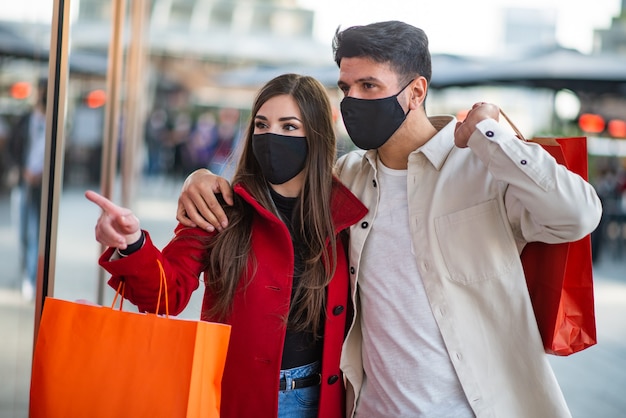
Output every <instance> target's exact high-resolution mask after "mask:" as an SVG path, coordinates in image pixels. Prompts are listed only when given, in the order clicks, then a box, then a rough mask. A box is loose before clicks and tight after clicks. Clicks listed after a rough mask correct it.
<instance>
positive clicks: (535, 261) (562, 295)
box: [502, 113, 597, 356]
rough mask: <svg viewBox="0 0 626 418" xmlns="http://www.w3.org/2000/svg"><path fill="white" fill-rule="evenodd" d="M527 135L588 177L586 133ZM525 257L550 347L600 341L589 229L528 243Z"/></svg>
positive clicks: (561, 350)
mask: <svg viewBox="0 0 626 418" xmlns="http://www.w3.org/2000/svg"><path fill="white" fill-rule="evenodd" d="M502 115H503V116H504V118H505V119H506V120H507V121H508V122H509V123H510V124H511V126H512V127H513V130H515V132H516V133H517V135H518V136H519V137H520V138H521V139H524V137H523V136H522V134H521V133H520V132H519V130H518V129H517V128H516V127H515V125H514V124H513V123H512V122H511V121H510V120H509V119H508V118H507V116H506V115H505V114H504V113H502ZM529 141H531V142H535V143H538V144H540V145H541V146H542V147H543V148H544V149H545V150H546V151H547V152H548V153H550V155H552V156H553V157H554V158H555V159H556V161H557V162H558V163H559V164H561V165H564V166H565V167H567V168H568V169H569V170H570V171H572V172H574V173H576V174H578V175H580V176H581V177H582V178H584V179H585V180H587V178H588V170H587V167H588V157H587V139H586V138H585V137H573V138H534V139H531V140H529ZM521 260H522V265H523V267H524V274H525V275H526V284H527V286H528V292H529V294H530V299H531V302H532V305H533V310H534V312H535V317H536V319H537V326H538V327H539V332H540V333H541V338H542V340H543V345H544V349H545V351H546V353H548V354H554V355H559V356H567V355H570V354H573V353H576V352H578V351H581V350H584V349H585V348H588V347H590V346H592V345H594V344H596V342H597V338H596V319H595V308H594V297H593V269H592V259H591V235H587V236H586V237H584V238H582V239H581V240H578V241H574V242H567V243H561V244H546V243H543V242H531V243H528V244H526V246H525V247H524V250H523V251H522V254H521Z"/></svg>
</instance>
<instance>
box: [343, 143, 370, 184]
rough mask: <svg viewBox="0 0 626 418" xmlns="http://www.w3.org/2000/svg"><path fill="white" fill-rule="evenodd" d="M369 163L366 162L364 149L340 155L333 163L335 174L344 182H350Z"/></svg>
mask: <svg viewBox="0 0 626 418" xmlns="http://www.w3.org/2000/svg"><path fill="white" fill-rule="evenodd" d="M369 166H370V165H369V164H368V163H367V158H366V151H364V150H354V151H350V152H348V153H346V154H344V155H343V156H341V157H340V158H339V159H338V160H337V163H336V165H335V169H336V172H337V176H338V177H339V179H340V180H341V181H342V182H343V183H344V184H346V182H352V181H353V180H354V179H355V178H356V177H358V176H359V175H360V174H362V173H363V171H364V170H367V168H368V167H369Z"/></svg>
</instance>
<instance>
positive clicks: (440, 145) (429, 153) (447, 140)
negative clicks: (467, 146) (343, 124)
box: [362, 115, 456, 170]
mask: <svg viewBox="0 0 626 418" xmlns="http://www.w3.org/2000/svg"><path fill="white" fill-rule="evenodd" d="M428 119H429V120H430V122H431V123H432V124H433V126H434V127H435V129H437V133H436V134H435V135H434V136H433V137H432V138H430V139H429V140H428V141H427V142H426V143H425V144H424V145H422V146H421V147H419V148H417V149H416V150H415V151H413V152H412V153H411V154H410V155H409V161H410V160H411V159H412V158H415V157H413V156H416V155H417V154H419V153H422V154H424V156H425V157H426V158H427V159H428V161H430V163H431V164H432V165H433V166H434V167H435V168H436V169H437V170H440V169H441V166H443V163H444V162H445V161H446V158H448V154H450V151H452V149H453V148H454V146H455V145H454V128H455V126H456V118H455V117H453V116H446V115H442V116H431V117H430V118H428ZM377 156H378V151H377V150H375V149H373V150H369V151H366V152H365V158H364V159H363V160H362V161H363V164H367V162H369V164H370V165H371V166H372V167H373V168H374V170H376V159H377Z"/></svg>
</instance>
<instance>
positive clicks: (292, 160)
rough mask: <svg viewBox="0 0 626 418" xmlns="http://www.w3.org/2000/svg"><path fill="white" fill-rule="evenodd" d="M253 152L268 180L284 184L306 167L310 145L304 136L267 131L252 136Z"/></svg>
mask: <svg viewBox="0 0 626 418" xmlns="http://www.w3.org/2000/svg"><path fill="white" fill-rule="evenodd" d="M252 152H253V153H254V156H255V157H256V160H257V161H258V162H259V165H260V166H261V171H262V172H263V175H264V176H265V178H266V179H267V181H269V182H270V183H272V184H283V183H286V182H288V181H289V180H291V179H292V178H294V177H295V176H296V175H297V174H298V173H299V172H300V171H302V169H303V168H304V165H305V163H306V156H307V153H308V146H307V143H306V137H304V136H286V135H278V134H273V133H266V134H259V135H253V136H252Z"/></svg>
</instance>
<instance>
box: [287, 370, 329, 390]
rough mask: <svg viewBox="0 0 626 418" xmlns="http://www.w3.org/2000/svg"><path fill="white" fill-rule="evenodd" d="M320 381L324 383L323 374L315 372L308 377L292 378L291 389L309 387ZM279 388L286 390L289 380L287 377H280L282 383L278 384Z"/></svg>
mask: <svg viewBox="0 0 626 418" xmlns="http://www.w3.org/2000/svg"><path fill="white" fill-rule="evenodd" d="M320 383H322V375H321V374H319V373H318V374H314V375H311V376H307V377H300V378H298V379H291V387H290V389H292V390H293V389H302V388H308V387H311V386H317V385H319V384H320ZM278 389H279V390H286V389H287V380H285V379H280V383H279V385H278Z"/></svg>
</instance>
